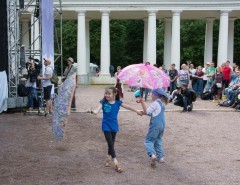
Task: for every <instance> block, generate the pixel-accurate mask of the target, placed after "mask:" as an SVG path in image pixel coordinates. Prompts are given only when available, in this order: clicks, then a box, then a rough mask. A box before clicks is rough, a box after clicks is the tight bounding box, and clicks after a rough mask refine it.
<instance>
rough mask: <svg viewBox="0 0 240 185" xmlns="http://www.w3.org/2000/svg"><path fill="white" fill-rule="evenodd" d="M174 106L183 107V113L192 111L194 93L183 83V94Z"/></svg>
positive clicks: (178, 97)
mask: <svg viewBox="0 0 240 185" xmlns="http://www.w3.org/2000/svg"><path fill="white" fill-rule="evenodd" d="M174 105H177V106H180V107H183V111H182V112H187V111H192V109H193V104H192V92H191V91H190V90H189V89H188V88H187V84H185V83H182V85H181V93H180V95H179V96H177V99H176V100H175V101H174Z"/></svg>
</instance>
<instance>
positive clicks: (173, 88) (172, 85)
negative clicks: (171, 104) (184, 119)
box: [170, 80, 177, 95]
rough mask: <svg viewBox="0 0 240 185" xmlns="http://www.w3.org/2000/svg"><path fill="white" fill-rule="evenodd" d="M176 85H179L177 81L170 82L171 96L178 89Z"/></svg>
mask: <svg viewBox="0 0 240 185" xmlns="http://www.w3.org/2000/svg"><path fill="white" fill-rule="evenodd" d="M176 85H177V80H175V81H173V82H170V95H171V94H172V92H173V91H174V90H175V89H176Z"/></svg>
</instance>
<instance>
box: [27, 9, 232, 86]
mask: <svg viewBox="0 0 240 185" xmlns="http://www.w3.org/2000/svg"><path fill="white" fill-rule="evenodd" d="M229 12H230V10H222V11H221V10H220V11H219V14H220V25H219V43H218V60H217V65H221V63H223V62H225V61H226V60H229V61H230V62H232V61H233V50H234V48H233V46H234V20H235V18H229ZM100 13H101V21H102V22H101V64H100V68H101V76H103V77H104V76H105V77H108V76H109V66H110V63H111V61H110V26H109V23H110V13H111V12H110V11H101V12H100ZM157 13H158V11H157V10H151V11H148V17H147V18H144V19H143V20H144V42H143V61H149V62H150V63H151V64H155V63H156V41H157V38H156V19H157V18H156V17H157ZM171 13H172V17H167V18H164V19H163V21H164V26H165V35H164V64H165V65H166V67H167V68H168V67H169V66H170V64H171V63H175V65H176V69H180V20H181V13H182V10H172V11H171ZM77 18H78V34H77V38H78V39H77V61H78V76H79V82H80V83H82V84H85V83H88V73H89V64H90V41H89V21H90V20H89V19H88V18H86V11H84V10H83V11H77ZM33 19H34V18H32V22H33V21H34V20H33ZM205 20H206V31H205V50H204V62H211V61H212V55H213V22H214V20H215V18H213V17H207V18H206V19H205ZM26 24H28V23H27V21H26V20H23V21H22V32H26V29H27V26H26ZM36 30H38V28H36V29H35V31H36ZM27 37H29V35H26V36H25V37H24V39H23V42H25V43H26V44H29V41H28V39H27ZM32 38H33V35H32ZM33 39H34V38H33ZM35 47H36V46H35Z"/></svg>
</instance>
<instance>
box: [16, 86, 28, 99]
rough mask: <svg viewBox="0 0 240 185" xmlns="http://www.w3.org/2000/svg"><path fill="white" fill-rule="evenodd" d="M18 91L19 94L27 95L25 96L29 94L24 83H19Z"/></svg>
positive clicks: (21, 95)
mask: <svg viewBox="0 0 240 185" xmlns="http://www.w3.org/2000/svg"><path fill="white" fill-rule="evenodd" d="M17 93H18V96H20V97H25V96H27V95H28V90H27V88H26V87H25V85H23V84H18V87H17Z"/></svg>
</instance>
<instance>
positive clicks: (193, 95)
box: [189, 90, 197, 102]
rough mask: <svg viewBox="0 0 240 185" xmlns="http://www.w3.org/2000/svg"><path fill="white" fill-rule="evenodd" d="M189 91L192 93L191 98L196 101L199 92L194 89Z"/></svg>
mask: <svg viewBox="0 0 240 185" xmlns="http://www.w3.org/2000/svg"><path fill="white" fill-rule="evenodd" d="M189 92H190V95H191V98H190V99H191V101H192V102H195V101H196V100H197V93H196V92H195V91H193V90H189Z"/></svg>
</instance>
